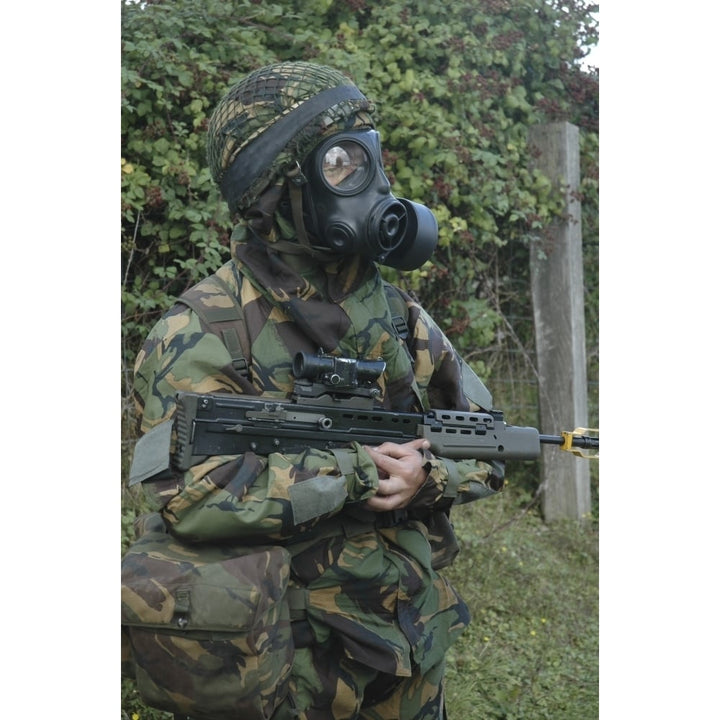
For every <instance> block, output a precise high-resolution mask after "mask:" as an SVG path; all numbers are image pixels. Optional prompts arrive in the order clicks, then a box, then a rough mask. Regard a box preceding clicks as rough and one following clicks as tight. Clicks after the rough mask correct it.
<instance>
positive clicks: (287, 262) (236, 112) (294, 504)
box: [133, 62, 503, 720]
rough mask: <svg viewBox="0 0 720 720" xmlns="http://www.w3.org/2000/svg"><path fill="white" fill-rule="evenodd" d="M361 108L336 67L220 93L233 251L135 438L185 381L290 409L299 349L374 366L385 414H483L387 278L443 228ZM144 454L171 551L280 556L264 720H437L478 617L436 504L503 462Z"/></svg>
mask: <svg viewBox="0 0 720 720" xmlns="http://www.w3.org/2000/svg"><path fill="white" fill-rule="evenodd" d="M373 111H374V107H373V105H372V104H371V103H370V102H369V101H368V100H367V98H366V97H365V96H364V95H363V94H362V93H361V92H360V90H359V89H358V88H357V87H356V86H355V85H354V84H353V83H352V82H351V81H350V80H349V79H348V78H347V77H346V76H344V75H343V74H342V73H340V72H337V71H335V70H333V69H331V68H328V67H324V66H319V65H314V64H310V63H304V62H284V63H277V64H274V65H271V66H268V67H264V68H261V69H259V70H257V71H255V72H252V73H251V74H250V75H248V76H247V77H245V78H244V79H243V80H241V81H240V82H238V83H237V84H235V85H234V86H233V87H232V88H231V89H230V90H229V92H228V93H227V94H226V95H225V97H223V98H222V100H221V101H220V103H219V104H218V106H217V108H216V109H215V112H214V114H213V115H212V118H211V120H210V124H209V128H208V140H207V147H208V160H209V165H210V169H211V172H212V176H213V178H214V180H215V182H216V183H217V184H218V186H219V188H220V190H221V192H222V195H223V197H224V199H225V200H226V201H227V203H228V206H229V208H230V211H231V212H232V214H233V216H234V218H235V220H236V223H237V224H236V225H235V227H234V230H233V233H232V238H231V254H232V259H231V260H230V261H229V262H227V263H226V264H225V265H224V266H223V267H221V268H220V269H219V270H218V271H217V272H216V273H215V275H214V276H213V277H212V278H211V280H212V283H211V284H208V283H207V282H205V281H204V282H201V283H200V284H199V285H198V286H197V287H196V288H195V289H194V290H193V291H191V292H190V293H189V294H188V295H186V296H185V297H184V300H183V301H181V302H178V303H177V304H176V305H175V306H174V307H173V308H171V309H170V310H169V311H168V312H167V313H166V314H165V316H164V317H163V318H162V319H161V320H160V321H159V322H158V323H157V325H156V326H155V327H154V329H153V330H152V331H151V333H150V335H149V337H148V338H147V340H146V342H145V344H144V346H143V347H142V349H141V351H140V353H139V355H138V358H137V361H136V365H135V384H134V398H135V402H136V407H137V413H138V417H139V433H140V435H141V436H145V435H146V434H147V433H149V432H150V431H151V430H153V429H155V428H158V427H159V426H161V425H164V424H166V423H167V421H169V420H171V419H172V418H173V416H174V413H175V394H176V392H178V391H179V390H186V391H195V392H229V393H244V394H252V395H263V396H271V397H281V398H286V397H288V396H289V395H290V393H291V392H292V390H293V380H294V378H293V374H292V369H293V358H294V357H295V355H296V353H298V352H299V351H301V352H306V353H313V354H316V353H318V352H320V351H322V352H324V353H328V354H329V355H331V356H336V357H341V356H342V357H349V358H358V359H363V358H382V359H383V360H384V361H385V363H386V368H385V371H384V373H383V374H382V376H381V377H380V378H379V379H378V389H379V395H378V403H379V404H380V405H381V406H382V407H384V408H388V409H393V410H399V411H421V410H426V409H429V408H431V407H434V408H452V409H458V410H477V409H480V408H484V409H489V403H490V402H491V399H490V395H489V393H488V392H487V390H486V389H485V387H484V385H483V384H482V382H481V381H480V380H479V379H478V378H477V376H475V375H474V373H472V371H471V370H470V369H469V367H468V366H467V365H466V364H465V363H464V362H463V361H462V360H461V359H460V358H459V356H458V354H457V352H456V351H455V349H454V348H453V347H452V345H451V344H450V342H449V341H448V339H447V338H446V337H445V336H444V334H443V333H442V332H441V330H440V329H439V327H438V326H437V325H436V324H435V322H434V321H433V320H432V319H431V318H430V317H429V315H428V314H427V313H426V312H425V311H424V310H423V308H422V307H421V306H420V305H419V304H418V302H416V301H415V300H414V299H413V298H412V297H410V296H409V295H408V294H406V293H404V292H402V291H400V290H399V289H397V288H392V287H387V286H386V284H385V283H384V282H383V281H382V279H381V276H380V273H379V270H378V265H379V264H386V265H389V266H391V267H395V268H400V269H412V268H417V267H419V266H420V265H422V264H423V263H424V262H425V261H426V260H427V259H428V258H429V257H430V255H431V254H432V252H433V250H434V248H435V246H436V243H437V225H436V222H435V219H434V216H433V215H432V213H431V212H430V210H429V209H428V208H426V207H424V206H422V205H420V204H418V203H414V202H410V201H407V200H404V199H402V198H395V197H394V196H393V195H392V194H391V192H390V184H389V182H388V179H387V177H386V176H385V174H384V172H383V167H382V157H381V152H380V140H379V136H378V133H377V132H376V130H375V129H374V125H373V120H372V113H373ZM398 307H400V309H399V310H397V308H398ZM218 308H219V309H220V310H221V312H220V313H219V314H218V313H216V314H213V311H214V310H217V309H218ZM138 447H139V448H140V447H141V444H139V445H138ZM156 456H157V455H156V454H155V455H154V457H156ZM148 462H149V461H148V460H147V458H146V457H145V455H144V453H143V452H136V457H135V461H134V465H133V467H134V471H133V472H134V474H135V476H136V479H137V477H139V478H140V479H142V480H143V481H144V482H143V486H144V488H145V489H146V491H147V494H148V497H149V498H150V499H151V502H152V503H153V504H154V506H155V507H156V508H157V509H158V510H159V511H160V513H161V515H162V518H163V521H164V524H165V527H166V528H167V530H168V532H169V533H170V534H171V535H172V537H173V538H176V539H177V540H178V541H179V542H181V543H184V544H187V545H188V546H193V545H194V544H197V543H202V544H204V545H207V544H213V543H216V544H218V545H221V544H223V543H228V542H232V543H240V544H242V543H247V544H248V545H249V546H250V545H257V544H263V545H279V546H282V547H283V548H285V549H286V550H287V551H288V553H289V558H290V563H289V565H290V566H289V582H290V586H291V587H292V588H293V589H295V590H298V589H299V590H300V595H299V596H300V597H303V598H305V603H306V606H305V607H304V608H302V611H301V612H300V613H295V614H294V615H293V618H294V620H295V621H294V622H293V623H292V637H293V643H292V652H291V657H292V661H291V663H290V666H289V667H288V668H287V683H286V684H285V685H283V686H282V687H283V688H284V689H283V692H281V693H278V692H277V689H278V688H277V687H275V688H272V690H273V692H275V695H274V696H273V697H272V698H270V694H268V698H269V699H268V701H267V703H265V707H264V710H263V713H262V714H259V715H258V717H266V718H268V717H272V718H273V720H281V719H283V718H290V717H298V718H303V719H306V720H328V719H333V718H334V719H337V720H340V719H341V718H342V719H348V720H349V719H350V718H363V719H366V720H381V719H382V720H390V719H392V718H397V719H402V720H410V719H417V720H421V719H427V720H430V719H431V718H432V719H433V720H437V719H439V718H443V717H444V716H445V714H444V712H445V711H444V700H443V675H444V666H445V654H446V651H447V650H448V648H449V647H450V646H451V644H452V643H453V642H454V641H455V640H456V639H457V638H458V636H459V635H460V633H461V632H462V631H463V629H464V628H465V627H466V626H467V624H468V622H469V616H468V610H467V606H466V605H465V603H464V602H463V600H462V599H461V598H460V597H459V595H458V594H457V592H456V591H455V590H454V589H453V587H452V586H451V585H450V584H449V583H448V582H447V581H446V580H445V579H444V578H443V576H442V575H441V574H440V573H439V572H438V570H440V569H441V568H442V567H445V566H447V565H448V564H449V563H450V562H452V560H453V558H454V557H455V554H456V552H457V545H456V543H455V539H454V536H453V533H452V528H451V526H450V523H449V521H448V515H449V510H450V507H451V506H452V505H453V504H459V503H464V502H468V501H471V500H475V499H478V498H483V497H487V496H489V495H492V494H494V493H495V492H497V491H498V490H500V489H501V488H502V484H503V468H502V464H500V463H493V464H488V463H485V462H481V461H474V460H468V461H451V460H447V459H443V458H439V457H434V456H433V455H432V454H431V453H430V451H429V450H428V449H427V442H426V441H423V440H415V441H412V442H408V443H405V444H396V443H392V442H385V443H382V444H380V445H379V446H378V447H367V446H361V445H360V444H358V443H351V444H349V446H348V447H347V448H344V449H338V450H334V451H324V450H317V449H311V448H307V449H305V450H304V451H300V452H295V453H281V452H277V453H270V454H269V455H259V454H255V453H252V452H246V453H244V454H243V455H239V456H238V455H235V456H227V455H225V456H212V457H209V458H207V459H205V460H204V461H203V462H202V463H200V464H198V465H196V466H194V467H192V468H190V469H189V470H187V471H186V472H184V473H179V472H173V471H172V470H171V469H166V470H165V471H164V472H161V473H149V472H147V470H146V466H147V464H148ZM190 672H191V671H190ZM238 672H242V670H238ZM194 682H195V681H194ZM196 682H198V683H202V682H203V680H202V678H201V677H200V675H198V679H197V680H196ZM266 690H267V689H263V688H259V689H258V692H266ZM188 693H190V694H191V693H192V690H188ZM278 695H280V696H279V697H278ZM196 707H197V706H196ZM191 714H192V715H193V716H194V717H198V716H203V717H206V716H207V717H210V715H203V714H202V709H200V710H196V711H195V712H192V713H191ZM244 717H248V716H247V715H245V716H244Z"/></svg>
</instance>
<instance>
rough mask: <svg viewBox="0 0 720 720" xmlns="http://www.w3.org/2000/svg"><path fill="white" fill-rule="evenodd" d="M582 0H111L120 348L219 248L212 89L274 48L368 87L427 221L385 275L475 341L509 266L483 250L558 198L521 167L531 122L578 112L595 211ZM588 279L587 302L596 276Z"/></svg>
mask: <svg viewBox="0 0 720 720" xmlns="http://www.w3.org/2000/svg"><path fill="white" fill-rule="evenodd" d="M595 8H596V6H593V5H590V4H588V3H586V2H583V1H582V0H573V1H571V2H559V1H557V0H525V1H524V2H522V3H518V2H511V1H510V0H459V1H457V2H453V3H447V2H443V1H442V0H431V1H429V2H428V1H426V0H423V1H422V2H419V1H418V0H414V1H413V2H406V1H405V0H403V1H402V2H399V1H397V2H382V3H381V2H376V1H371V0H335V1H332V0H312V1H310V2H308V1H307V0H303V2H300V1H299V0H290V1H287V0H285V1H283V2H277V3H266V2H263V3H258V2H257V1H256V0H233V1H230V0H208V1H207V2H204V3H202V4H198V3H196V2H194V1H193V0H172V2H169V1H168V0H149V1H148V2H144V3H128V2H123V4H122V159H121V177H122V199H121V216H122V217H121V222H122V258H123V265H122V267H123V276H122V303H123V321H122V330H123V352H124V362H125V363H126V364H127V363H130V362H131V361H132V358H133V357H134V355H135V353H136V352H137V350H138V347H139V344H140V343H141V341H142V339H143V338H144V336H145V334H146V333H147V332H148V330H149V329H150V327H151V326H152V324H153V323H154V322H155V320H156V319H157V318H158V317H159V315H160V314H161V312H162V311H163V310H165V309H166V308H167V307H168V306H169V305H170V303H171V301H172V298H173V297H174V296H175V295H177V294H178V293H180V292H182V290H184V289H185V288H186V287H188V286H189V285H191V284H193V283H194V282H196V281H197V280H198V279H200V278H201V277H203V276H205V275H206V274H208V273H209V272H211V271H213V270H214V269H215V268H217V267H218V266H219V265H220V264H221V263H222V262H223V261H224V260H225V259H227V257H228V237H229V231H230V229H231V223H230V218H229V217H228V214H227V211H226V209H225V207H224V204H223V203H222V202H221V200H220V198H219V195H218V192H217V190H216V189H215V188H214V187H213V185H212V182H211V179H210V176H209V172H208V170H207V167H206V161H205V135H204V131H205V129H206V126H207V121H208V117H209V115H210V113H211V112H212V109H213V107H214V105H215V104H216V102H217V101H218V100H219V99H220V97H221V96H222V94H223V93H224V92H225V90H226V89H227V88H228V87H229V85H230V84H231V83H232V82H233V81H234V80H236V79H238V78H239V77H241V76H242V75H244V74H245V73H247V72H249V71H250V70H252V69H255V68H257V67H260V66H262V65H265V64H267V63H269V62H273V61H277V60H287V59H305V60H312V61H316V62H320V63H326V64H329V65H332V66H335V67H337V68H338V69H340V70H342V71H345V72H347V73H348V75H350V76H351V77H352V78H353V79H354V81H355V82H356V84H357V85H358V86H359V87H360V88H361V89H362V91H363V92H364V93H365V94H366V95H367V96H368V97H369V98H370V99H371V100H373V101H374V102H375V103H376V105H377V108H378V111H377V116H376V120H377V125H378V129H379V131H380V133H381V136H382V139H383V148H384V159H385V163H386V170H387V172H388V176H389V177H390V179H391V182H392V183H393V192H394V193H395V194H396V195H397V196H400V197H407V198H409V199H412V200H416V201H418V202H422V203H424V204H426V205H429V206H430V207H431V208H432V210H433V211H434V212H435V214H436V215H437V217H438V221H439V225H440V245H439V248H438V250H437V252H436V253H435V255H434V256H433V258H432V261H431V262H428V263H426V265H425V266H423V268H421V269H420V270H415V271H412V272H408V273H398V272H395V271H391V270H389V269H387V270H385V273H386V275H388V276H390V277H391V278H392V279H394V280H395V281H397V282H399V283H400V284H402V285H404V286H405V287H407V288H408V289H410V290H412V291H414V292H416V293H417V294H418V295H419V296H420V299H421V300H422V302H423V303H424V304H425V305H426V306H427V308H428V309H429V310H430V312H431V313H432V314H433V315H434V317H435V318H436V319H437V320H438V321H439V322H440V323H441V324H442V325H443V326H444V327H445V328H446V330H447V332H448V335H449V336H450V337H451V339H452V340H453V342H454V343H455V344H456V346H457V347H458V349H459V350H460V351H461V352H462V353H465V354H468V353H470V354H472V352H473V351H474V350H476V349H477V348H478V347H485V346H487V345H488V344H490V342H489V341H490V340H491V339H492V337H493V334H494V332H495V330H496V329H497V327H498V325H499V324H500V319H499V315H498V312H499V311H501V308H499V307H497V306H495V307H494V306H493V303H492V301H491V299H490V297H489V296H488V294H487V293H486V292H485V291H484V290H485V288H486V287H487V286H490V285H493V284H495V283H497V282H498V278H499V277H501V274H502V272H507V273H508V274H510V275H511V274H512V273H513V271H514V269H513V268H512V267H510V268H502V269H501V273H500V274H498V273H497V272H496V268H495V265H496V264H497V258H498V254H497V250H498V248H502V247H503V246H507V245H515V244H518V243H520V244H526V245H527V244H528V243H530V242H532V241H533V239H534V238H537V237H538V236H541V235H542V232H543V230H544V229H545V228H547V226H548V225H549V223H550V221H551V220H552V219H553V218H555V217H557V216H559V215H562V213H563V204H562V199H561V198H560V197H559V195H558V193H557V192H556V191H555V190H554V189H553V187H552V185H551V183H550V182H549V180H548V179H547V178H546V177H544V176H543V175H542V174H541V173H540V172H538V171H537V170H531V169H530V167H531V162H530V159H531V152H532V150H531V148H529V147H528V143H527V129H528V127H529V126H530V125H533V124H537V123H543V122H549V121H556V120H568V121H570V122H573V123H575V124H578V125H579V126H580V128H581V137H582V150H583V153H582V162H583V177H584V180H583V188H582V192H583V202H584V204H583V209H584V213H585V216H586V217H587V218H588V227H589V228H590V229H591V230H592V226H593V225H595V226H596V224H597V223H590V221H589V220H590V218H592V217H593V216H596V215H597V187H596V184H595V185H593V184H592V183H593V182H595V183H596V180H597V147H598V144H597V133H598V127H597V115H598V110H597V86H598V79H597V74H596V73H589V72H586V71H583V70H582V69H581V68H580V67H579V64H578V63H579V60H580V59H581V57H582V55H583V53H584V52H585V50H583V48H587V47H588V46H590V45H592V44H593V43H594V42H595V40H596V37H597V25H596V22H595V21H594V20H593V18H592V15H591V11H592V10H593V9H595ZM585 216H584V217H585ZM491 270H492V272H491ZM588 290H589V294H590V298H589V299H590V306H591V307H596V301H595V300H594V298H595V297H596V295H597V285H596V284H594V285H593V284H589V288H588ZM495 295H497V293H495ZM589 326H590V327H591V328H592V327H594V325H593V323H592V322H591V323H589ZM590 341H591V342H592V339H590ZM478 369H479V370H481V371H482V370H483V368H478Z"/></svg>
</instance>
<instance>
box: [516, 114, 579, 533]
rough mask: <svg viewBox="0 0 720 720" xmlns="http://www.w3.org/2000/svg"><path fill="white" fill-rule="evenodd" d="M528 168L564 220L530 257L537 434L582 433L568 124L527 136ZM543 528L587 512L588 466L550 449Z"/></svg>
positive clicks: (572, 144)
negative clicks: (553, 197)
mask: <svg viewBox="0 0 720 720" xmlns="http://www.w3.org/2000/svg"><path fill="white" fill-rule="evenodd" d="M528 140H529V142H530V145H531V146H534V147H536V148H537V150H538V151H539V153H540V154H539V157H538V159H537V160H536V167H537V168H538V169H540V170H541V171H542V172H543V173H544V174H545V175H546V176H547V177H549V178H550V179H551V180H552V181H553V183H554V184H555V185H556V187H558V188H560V189H561V190H562V191H563V193H564V195H565V200H566V204H567V205H566V206H567V217H566V218H565V219H564V220H563V221H559V222H557V223H555V224H554V225H553V226H552V227H551V228H550V232H549V234H548V236H547V237H544V238H542V239H538V241H537V242H535V243H533V245H532V247H531V249H530V278H531V290H532V301H533V315H534V319H535V344H536V348H537V363H538V373H539V376H540V377H539V386H540V387H539V403H540V423H541V428H542V432H544V433H547V434H559V433H560V431H561V430H572V429H574V428H575V427H583V426H586V425H587V421H588V407H587V370H586V365H585V316H584V297H583V284H584V283H583V259H582V224H581V214H580V201H579V197H578V193H579V189H580V147H579V130H578V128H577V127H576V126H575V125H571V124H570V123H568V122H559V123H551V124H549V125H539V126H535V127H532V128H530V132H529V137H528ZM541 467H542V471H541V472H542V482H543V483H544V490H543V493H542V511H543V516H544V518H545V521H546V522H551V521H553V520H557V519H560V518H574V519H581V518H582V517H583V516H585V515H586V514H587V513H589V512H590V470H589V466H588V461H587V460H586V459H583V458H578V457H575V456H574V455H572V454H571V453H568V452H565V451H562V450H560V449H559V448H557V447H554V446H544V447H543V451H542V459H541Z"/></svg>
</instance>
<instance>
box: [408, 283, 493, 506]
mask: <svg viewBox="0 0 720 720" xmlns="http://www.w3.org/2000/svg"><path fill="white" fill-rule="evenodd" d="M403 295H404V297H405V299H406V302H407V303H408V306H409V314H408V328H409V331H410V334H409V338H408V348H409V350H410V353H411V355H412V357H413V361H414V368H415V380H416V382H417V385H418V388H419V389H420V393H421V396H422V398H423V402H424V404H425V407H426V409H430V408H437V409H453V410H461V411H476V410H489V409H491V408H490V407H489V406H490V405H491V403H492V396H491V395H490V393H489V392H488V391H487V389H486V388H485V385H484V384H483V383H482V381H481V380H480V378H478V377H477V375H476V374H475V373H474V372H473V371H472V370H471V368H470V367H469V366H468V365H467V363H465V362H464V361H463V360H462V359H461V357H460V355H459V354H458V352H457V351H456V350H455V348H454V347H453V345H452V343H451V342H450V340H449V339H448V338H447V337H446V336H445V334H444V333H443V332H442V330H441V329H440V327H439V326H438V325H437V324H436V323H435V321H434V320H433V319H432V318H431V317H430V315H429V314H428V313H427V312H426V311H425V310H424V309H423V308H422V307H421V306H420V305H419V304H418V303H416V302H415V301H413V300H412V299H411V298H410V296H408V295H406V294H403ZM425 457H426V463H425V469H426V470H427V471H428V477H427V481H426V482H425V485H424V486H423V487H422V488H421V490H420V491H419V492H418V494H417V495H416V496H415V498H414V500H413V503H412V507H413V510H415V511H420V512H422V511H424V510H430V509H446V508H447V507H450V506H451V505H452V504H462V503H466V502H471V501H473V500H479V499H481V498H485V497H488V496H490V495H494V494H495V493H496V492H498V491H500V490H501V489H502V487H503V483H504V477H505V466H504V463H503V462H500V461H493V462H490V463H489V462H484V461H482V460H473V459H467V460H451V459H449V458H441V457H435V456H433V455H432V454H431V453H430V452H428V451H426V452H425Z"/></svg>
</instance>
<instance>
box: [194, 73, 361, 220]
mask: <svg viewBox="0 0 720 720" xmlns="http://www.w3.org/2000/svg"><path fill="white" fill-rule="evenodd" d="M373 110H374V107H373V105H372V104H371V103H370V102H369V101H368V100H367V98H366V97H365V96H364V95H363V94H362V93H361V92H360V90H358V88H357V87H356V86H355V85H354V83H353V82H352V81H351V80H349V79H348V78H347V77H346V76H345V75H343V74H342V73H340V72H338V71H337V70H333V69H332V68H329V67H326V66H323V65H314V64H311V63H306V62H283V63H276V64H274V65H269V66H267V67H263V68H260V69H259V70H255V71H254V72H252V73H250V75H248V76H247V77H245V78H244V79H243V80H240V81H239V82H238V83H236V84H235V85H233V86H232V87H231V88H230V90H229V91H228V92H227V94H226V95H225V97H223V99H222V100H221V101H220V102H219V104H218V106H217V107H216V108H215V111H214V112H213V114H212V116H211V118H210V122H209V126H208V139H207V157H208V165H209V167H210V172H211V174H212V177H213V180H214V181H215V182H216V183H217V184H218V186H219V187H220V190H221V192H222V194H223V197H224V198H225V200H226V201H227V203H228V206H229V208H230V210H231V211H232V212H235V211H242V210H244V209H246V208H248V207H250V205H251V204H252V203H253V201H254V200H255V199H256V198H257V196H258V195H259V194H260V193H261V192H262V191H263V190H264V189H265V188H266V187H268V186H269V185H270V184H272V183H275V182H277V181H278V180H279V179H284V176H285V174H286V173H287V172H288V171H289V170H290V169H291V168H292V167H294V166H296V164H297V163H302V161H303V159H304V158H305V157H306V156H307V155H308V154H309V153H310V152H311V151H312V149H313V148H314V147H315V146H316V145H317V144H318V143H319V142H320V139H321V138H322V137H323V135H325V134H327V133H328V132H331V131H333V132H335V131H338V132H339V131H341V130H344V129H349V128H351V127H373V123H372V120H371V119H370V113H371V112H372V111H373Z"/></svg>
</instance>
